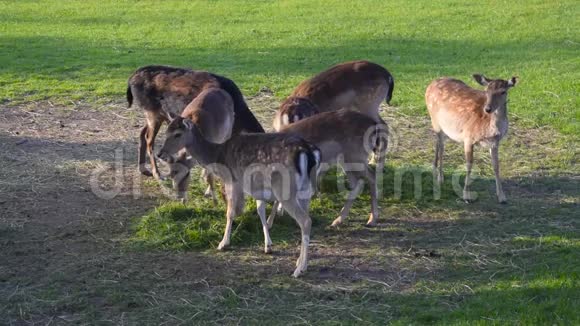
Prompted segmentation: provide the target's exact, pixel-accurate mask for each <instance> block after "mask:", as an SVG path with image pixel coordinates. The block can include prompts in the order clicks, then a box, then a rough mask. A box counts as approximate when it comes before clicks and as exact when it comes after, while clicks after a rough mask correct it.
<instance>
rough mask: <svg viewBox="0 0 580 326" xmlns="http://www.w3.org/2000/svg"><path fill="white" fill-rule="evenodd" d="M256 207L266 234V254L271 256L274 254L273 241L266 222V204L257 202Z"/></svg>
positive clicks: (260, 201)
mask: <svg viewBox="0 0 580 326" xmlns="http://www.w3.org/2000/svg"><path fill="white" fill-rule="evenodd" d="M256 206H257V210H258V215H259V216H260V221H261V222H262V231H263V232H264V252H265V253H267V254H269V253H272V240H271V239H270V233H269V232H268V229H269V226H268V223H267V222H266V202H265V201H263V200H256Z"/></svg>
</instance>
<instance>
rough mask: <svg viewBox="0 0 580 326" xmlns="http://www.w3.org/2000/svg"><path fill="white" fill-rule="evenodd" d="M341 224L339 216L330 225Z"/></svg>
mask: <svg viewBox="0 0 580 326" xmlns="http://www.w3.org/2000/svg"><path fill="white" fill-rule="evenodd" d="M341 224H342V217H340V216H339V217H337V218H336V219H335V220H334V221H332V224H331V225H330V226H334V227H336V226H339V225H341Z"/></svg>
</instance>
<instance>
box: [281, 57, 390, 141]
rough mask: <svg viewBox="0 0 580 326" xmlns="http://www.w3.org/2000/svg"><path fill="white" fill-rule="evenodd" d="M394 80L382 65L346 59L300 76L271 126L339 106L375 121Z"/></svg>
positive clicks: (294, 120) (388, 95) (282, 124)
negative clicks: (314, 73) (311, 74)
mask: <svg viewBox="0 0 580 326" xmlns="http://www.w3.org/2000/svg"><path fill="white" fill-rule="evenodd" d="M394 87H395V80H394V79H393V76H392V75H391V73H389V71H387V69H385V68H384V67H383V66H381V65H378V64H376V63H372V62H369V61H363V60H361V61H350V62H345V63H341V64H338V65H335V66H333V67H330V68H329V69H327V70H325V71H323V72H321V73H319V74H318V75H316V76H314V77H312V78H310V79H307V80H304V81H303V82H301V83H300V84H299V85H298V86H297V87H296V89H294V91H293V92H292V94H290V96H289V97H288V98H287V99H286V100H285V101H284V102H282V104H281V105H280V108H279V109H278V111H277V114H276V117H275V118H274V122H273V125H274V129H276V130H280V129H281V128H282V127H283V126H285V125H288V124H291V123H293V122H296V121H298V120H302V119H304V118H307V117H309V116H311V115H314V114H317V113H319V112H330V111H336V110H340V109H345V108H346V109H351V110H355V111H359V112H361V113H363V114H365V115H367V116H369V117H371V118H372V119H373V120H375V121H376V122H383V120H382V119H381V117H380V116H379V107H380V104H381V102H383V101H385V100H386V102H387V103H390V101H391V98H392V96H393V90H394Z"/></svg>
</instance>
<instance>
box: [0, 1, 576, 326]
mask: <svg viewBox="0 0 580 326" xmlns="http://www.w3.org/2000/svg"><path fill="white" fill-rule="evenodd" d="M0 6H1V8H2V9H3V10H2V11H1V12H0V103H2V104H3V106H6V107H9V106H11V105H19V104H22V103H29V104H30V103H34V102H35V101H40V102H39V103H40V105H43V103H44V102H42V101H50V102H51V103H59V104H64V105H67V103H69V101H70V100H72V101H82V102H83V103H84V104H88V105H90V106H93V105H94V106H102V105H103V104H105V105H104V107H105V108H107V105H106V104H108V103H122V102H124V91H125V87H126V79H127V77H128V76H129V75H130V74H131V73H132V71H133V70H134V69H136V68H137V67H139V66H142V65H147V64H171V65H177V66H190V67H194V68H196V69H206V70H210V71H214V72H217V73H220V74H223V75H226V76H229V77H231V78H232V79H234V80H235V81H236V82H237V83H238V84H239V85H240V87H241V88H242V90H243V91H244V92H245V94H246V95H250V96H251V95H254V94H256V93H257V92H259V90H260V89H262V88H264V87H267V88H269V89H271V90H272V91H273V92H274V94H275V96H276V98H277V99H281V98H282V97H284V96H286V95H287V94H288V93H289V92H290V91H291V90H292V89H293V87H295V85H296V84H297V83H298V82H299V81H301V80H302V79H304V78H307V77H309V76H311V75H313V74H315V73H317V72H318V71H320V70H322V69H325V68H326V67H328V66H330V65H332V64H335V63H337V62H341V61H345V60H351V59H361V58H365V59H370V60H372V61H375V62H378V63H380V64H383V65H384V66H386V67H387V68H388V69H389V70H390V71H391V72H392V73H393V75H394V76H395V78H396V80H397V84H396V90H395V94H394V100H393V104H394V105H395V106H397V108H392V109H391V110H389V112H386V114H387V115H388V119H387V121H389V123H390V125H391V127H392V131H393V133H394V134H395V136H396V138H398V139H397V140H398V145H396V146H395V145H394V146H393V151H392V152H390V153H389V157H388V166H387V168H386V170H385V176H384V184H383V185H384V187H383V190H384V197H383V198H382V199H381V201H380V207H381V223H380V226H379V227H377V228H373V229H367V228H365V227H363V224H364V222H365V221H366V217H367V214H368V211H369V205H368V200H369V195H368V193H366V192H365V193H363V194H362V196H361V198H360V199H359V200H357V201H356V202H355V205H354V207H353V209H352V211H351V214H350V218H349V220H348V222H347V223H346V224H345V225H344V226H341V227H340V228H339V229H333V228H330V227H329V226H328V225H329V224H330V222H331V221H332V220H333V218H335V217H336V215H337V214H338V212H339V210H340V208H341V207H342V204H343V201H344V192H340V191H338V189H337V188H338V187H337V186H336V183H335V178H336V174H335V173H330V174H329V175H328V176H327V178H326V179H325V181H324V182H323V184H322V190H323V194H322V195H321V196H319V197H317V198H316V199H314V200H313V202H312V206H311V215H312V217H313V219H314V225H313V231H312V240H313V242H312V244H311V253H312V256H311V261H310V265H309V269H308V271H307V272H306V273H305V275H304V277H303V278H301V279H299V280H294V279H292V278H291V277H290V276H289V275H290V273H291V271H292V269H293V263H294V261H295V259H296V257H297V255H298V243H299V241H300V237H299V230H298V227H297V226H296V225H295V223H294V221H292V220H291V219H290V218H288V217H282V218H278V219H277V220H276V223H275V225H274V228H273V229H272V233H271V236H272V240H273V242H274V246H273V249H274V254H273V255H265V254H262V252H261V251H262V243H263V238H262V231H261V226H260V222H259V219H258V217H257V215H256V213H255V204H254V203H253V202H252V201H250V200H248V201H247V204H246V208H245V213H244V214H243V215H242V216H240V217H239V218H238V219H237V220H236V221H235V225H234V230H235V231H234V234H233V238H232V250H229V251H225V252H218V251H217V250H215V247H216V245H217V243H218V242H219V241H220V239H221V237H222V235H223V228H224V224H225V218H224V216H225V208H224V206H223V204H221V203H220V204H219V205H218V206H217V207H213V206H212V204H211V201H209V200H207V199H204V198H203V197H202V193H203V189H202V185H200V184H198V183H197V182H193V185H192V188H191V190H190V194H189V195H190V198H192V199H193V200H191V201H190V202H189V203H188V204H187V205H182V204H177V203H174V202H170V201H165V200H164V201H161V202H160V203H159V205H158V206H157V207H156V208H155V209H152V210H151V211H149V212H147V213H146V214H145V215H144V216H138V217H136V218H135V220H134V221H133V222H134V223H133V229H132V232H131V233H130V234H128V235H125V238H122V239H120V240H119V239H117V238H114V239H109V238H107V239H105V241H103V243H104V244H103V245H102V248H101V247H98V249H96V250H97V251H98V252H97V253H95V252H93V251H90V252H91V253H94V257H93V256H90V257H85V253H84V252H83V251H80V252H78V253H77V252H70V253H69V252H68V251H67V255H64V256H63V257H60V256H59V257H55V256H54V255H53V256H48V258H46V259H57V260H58V261H59V264H54V265H59V266H58V268H56V267H54V266H53V267H52V269H51V270H50V271H47V272H46V273H39V274H42V275H40V276H39V277H40V280H36V279H34V280H32V279H30V278H27V276H25V275H18V274H15V275H8V276H6V274H0V292H1V293H2V294H3V296H0V323H2V322H5V323H13V322H36V321H38V322H42V323H44V324H49V323H51V322H53V319H54V322H59V321H60V322H62V321H61V320H64V321H72V322H73V323H79V324H81V323H83V324H99V323H102V324H105V323H114V324H161V323H169V324H179V323H181V324H188V323H197V324H210V323H214V324H279V323H282V322H284V323H297V324H300V323H303V324H326V325H339V324H359V323H366V324H380V325H382V324H387V323H392V324H395V325H409V324H439V325H471V324H482V325H504V324H517V325H521V324H524V325H536V324H550V325H551V324H562V325H566V324H579V323H580V314H579V312H578V306H580V275H579V274H580V232H579V230H580V224H579V223H580V220H579V218H578V211H579V206H578V202H579V200H580V192H579V191H580V190H579V189H580V185H579V182H578V175H580V170H579V165H578V163H577V162H578V149H577V144H578V135H579V134H580V126H579V123H578V119H579V118H580V110H579V109H578V108H579V107H580V103H579V97H578V93H579V92H580V82H579V80H580V56H578V53H580V46H579V44H580V34H578V30H579V29H580V21H579V20H578V18H577V17H578V16H579V15H580V4H579V3H578V2H577V1H559V2H557V3H556V2H548V1H490V2H480V3H468V2H464V1H411V2H409V1H402V0H401V1H388V2H385V1H354V2H348V1H297V0H288V1H276V2H275V1H233V0H231V1H225V0H222V1H203V2H201V1H195V2H183V1H164V2H153V1H98V2H97V1H58V2H57V1H0ZM474 72H483V73H485V74H487V75H489V76H492V77H504V78H506V77H509V76H511V75H518V76H519V77H520V81H521V82H520V84H519V85H518V86H517V87H516V88H515V89H514V90H512V91H511V92H510V117H511V118H512V120H511V121H512V122H513V123H512V125H510V136H509V138H507V139H506V140H505V141H503V142H502V147H501V149H500V162H501V170H502V176H503V177H504V178H505V179H504V187H505V188H506V192H507V195H508V200H509V204H508V205H498V204H496V202H495V194H494V181H493V172H492V170H491V167H490V164H489V163H490V162H489V157H488V155H486V154H485V153H484V150H481V149H479V148H478V149H477V150H476V153H475V155H476V158H475V162H476V167H475V168H476V169H475V171H474V174H475V175H474V177H476V179H475V183H474V185H473V187H474V189H473V190H475V191H477V193H478V195H479V197H478V200H477V201H476V202H475V203H473V204H470V205H466V204H465V203H463V202H461V201H459V200H458V198H457V194H456V192H455V191H454V189H453V187H452V185H451V180H452V175H453V174H455V173H456V172H457V171H459V172H460V173H459V175H460V176H463V174H462V173H461V169H462V166H463V161H462V149H461V146H459V145H453V144H451V143H449V145H447V147H446V168H445V174H446V183H445V184H444V187H443V189H442V193H441V198H440V199H438V200H437V199H434V198H433V193H432V190H431V189H432V176H431V170H430V167H429V162H430V160H431V158H432V155H433V150H432V143H431V142H432V139H428V138H426V137H427V135H428V134H429V133H428V131H427V129H428V125H429V123H428V121H427V120H426V118H425V108H424V102H423V92H424V89H425V87H426V85H427V84H428V83H429V81H430V80H432V79H433V78H436V77H438V76H441V75H451V76H456V77H459V78H461V79H464V80H467V79H469V78H470V77H469V76H470V75H471V74H472V73H474ZM470 83H471V84H472V85H473V84H474V83H473V82H470ZM260 103H261V102H260V101H257V102H256V103H253V102H250V104H254V105H253V107H252V108H253V109H254V111H255V112H257V113H258V114H259V115H260V114H261V115H260V117H261V118H263V119H264V120H269V119H271V111H269V109H273V108H275V107H276V103H275V102H274V101H272V102H271V103H270V102H268V103H266V104H265V105H264V104H263V103H262V104H261V105H262V106H259V104H260ZM113 109H114V108H113ZM542 126H543V127H542ZM403 167H407V168H408V172H407V173H405V174H402V183H401V187H400V189H401V192H400V195H399V192H398V191H396V189H395V179H396V175H399V174H401V171H403V170H402V168H403ZM71 173H72V172H71ZM415 177H416V178H417V183H418V184H420V185H421V190H420V191H419V192H418V193H419V194H420V196H416V194H415V193H414V192H415V190H416V189H417V188H416V187H415V181H416V180H415V179H414V178H415ZM145 186H146V187H147V190H148V191H151V192H154V190H153V189H154V188H156V187H157V185H156V183H155V182H151V181H150V182H146V183H145ZM154 194H156V195H159V193H154ZM123 209H125V207H123ZM103 223H106V222H103ZM97 226H99V224H97ZM110 227H116V226H109V228H110ZM2 236H4V237H6V238H7V239H8V240H10V238H9V236H12V235H11V234H9V232H8V231H6V232H2ZM8 240H7V241H8ZM18 240H20V239H18ZM83 241H84V240H83ZM94 241H98V243H99V245H101V239H100V238H98V237H96V238H95V239H94ZM58 245H59V246H60V245H61V243H60V242H59V243H58ZM62 245H66V239H63V240H62ZM88 245H91V246H92V245H93V243H89V244H88ZM109 246H110V247H109ZM103 248H104V249H103ZM46 249H47V250H48V249H50V247H48V248H46ZM38 250H44V247H43V248H42V249H38ZM24 253H26V251H24ZM18 255H22V254H18ZM39 255H40V254H39ZM47 255H50V254H49V252H48V251H47ZM75 255H76V256H75ZM80 257H82V258H83V259H80ZM12 258H14V259H15V261H20V260H16V259H17V257H16V256H14V257H12ZM39 264H42V263H39ZM0 265H1V264H0ZM0 272H3V270H2V266H0ZM35 276H36V275H35ZM4 294H6V295H4ZM4 318H5V319H4Z"/></svg>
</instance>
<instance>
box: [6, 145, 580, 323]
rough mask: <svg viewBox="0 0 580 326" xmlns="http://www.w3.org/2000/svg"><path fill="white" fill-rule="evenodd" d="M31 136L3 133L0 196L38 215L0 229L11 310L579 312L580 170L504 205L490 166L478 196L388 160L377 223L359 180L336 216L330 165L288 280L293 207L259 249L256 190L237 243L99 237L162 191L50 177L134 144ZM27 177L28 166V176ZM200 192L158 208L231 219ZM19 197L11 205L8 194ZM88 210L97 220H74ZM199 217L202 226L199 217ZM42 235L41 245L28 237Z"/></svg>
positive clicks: (416, 314)
mask: <svg viewBox="0 0 580 326" xmlns="http://www.w3.org/2000/svg"><path fill="white" fill-rule="evenodd" d="M23 141H26V142H23ZM35 141H39V140H38V139H34V138H27V137H13V136H8V135H2V136H1V139H0V149H1V150H2V151H1V152H2V153H3V154H2V156H1V159H2V162H3V170H2V176H3V177H4V176H6V178H4V180H14V182H13V183H14V184H13V185H11V186H10V192H4V191H3V192H2V198H1V200H2V206H3V207H2V208H3V209H5V211H7V212H9V213H10V212H17V214H20V215H18V216H24V215H25V214H27V213H26V212H27V210H30V209H35V210H32V212H34V213H36V215H34V216H33V217H34V218H41V219H39V220H37V221H35V222H34V223H37V224H39V225H40V226H41V227H42V228H41V229H42V231H39V227H38V226H37V227H35V228H32V226H30V225H29V226H26V227H23V228H20V229H14V228H9V229H5V230H0V234H1V235H2V243H0V244H1V245H2V250H1V251H0V252H1V256H2V261H3V265H2V268H1V269H0V293H1V295H0V297H1V298H2V299H0V304H1V306H2V307H3V308H1V310H2V313H1V314H0V315H2V316H3V318H10V319H9V320H11V321H13V320H15V319H18V320H27V321H34V320H46V319H47V318H49V317H47V316H60V317H59V318H65V319H71V320H74V321H76V322H79V323H81V322H91V321H94V320H102V319H107V320H115V321H119V322H120V321H121V320H123V321H125V322H126V321H129V322H134V323H138V322H142V321H145V320H146V321H149V322H151V321H157V322H159V323H160V322H164V321H166V320H165V318H166V317H167V314H170V315H172V316H175V317H177V318H179V319H182V320H187V319H188V318H191V317H192V316H194V317H193V318H194V319H193V320H195V321H196V322H197V321H199V322H200V323H201V322H203V321H215V320H219V319H223V318H226V319H227V318H231V317H243V318H244V320H246V321H248V323H252V322H260V323H265V322H280V321H281V320H284V321H294V320H301V319H303V320H306V321H308V322H310V323H325V322H326V323H332V322H333V321H336V322H337V323H338V322H352V323H356V322H360V320H361V319H362V320H365V321H369V322H373V323H380V324H382V323H385V322H388V321H397V322H399V323H401V324H408V323H414V322H419V323H443V324H449V323H470V322H486V321H487V322H489V323H519V322H521V323H526V322H528V323H535V324H538V323H548V322H550V323H566V322H570V323H574V321H577V320H578V319H579V316H578V313H577V311H576V307H577V302H578V293H579V292H578V291H579V286H578V271H579V270H580V266H578V264H579V262H580V257H578V255H579V253H580V251H579V250H578V229H579V227H578V222H579V221H578V218H577V217H576V216H577V212H578V204H577V199H578V196H579V189H580V187H579V180H577V179H575V178H563V177H540V178H529V179H523V178H522V179H507V180H506V181H505V182H506V190H507V192H508V195H509V199H510V203H509V204H508V205H499V204H497V203H496V201H495V199H494V193H493V191H494V186H493V183H494V181H493V179H488V178H480V179H478V180H476V181H475V184H474V190H477V191H478V192H479V193H480V194H481V197H480V199H479V200H478V201H477V202H475V203H473V204H469V205H467V204H464V203H463V202H461V201H458V200H457V199H456V197H455V194H454V193H453V190H452V187H451V185H450V184H449V183H446V184H445V186H444V188H443V193H442V198H441V199H440V200H434V199H433V197H432V192H431V191H430V189H431V188H430V186H431V182H432V181H431V171H430V170H429V169H423V168H421V167H418V169H419V170H420V171H421V179H420V180H421V184H422V189H423V190H422V192H421V194H422V196H421V198H420V199H416V198H415V195H414V188H413V187H414V184H415V183H414V179H413V178H414V176H413V174H412V173H408V174H403V178H402V191H401V198H400V199H394V198H393V195H394V193H395V192H394V187H393V186H392V185H393V183H394V175H395V170H394V169H393V167H388V169H387V171H386V180H385V182H384V189H385V197H384V198H383V199H382V200H381V207H382V212H383V217H382V218H381V223H380V225H379V226H378V227H377V228H373V229H367V228H364V227H362V224H363V223H364V220H365V218H364V216H366V214H367V213H368V210H369V204H368V202H369V198H368V193H366V192H365V193H363V195H362V196H361V198H360V199H358V200H357V201H356V205H355V207H354V208H353V211H352V213H351V219H350V220H349V221H348V222H347V223H346V224H345V225H344V226H343V227H341V228H340V229H338V230H335V229H331V228H329V227H328V225H329V224H330V222H331V221H332V218H333V217H334V215H335V214H337V213H338V211H339V209H340V208H341V206H342V204H343V200H344V193H339V192H338V191H337V188H333V187H335V185H336V181H335V180H334V179H333V178H335V177H336V174H335V173H334V174H333V173H330V174H329V175H328V176H327V177H328V179H326V180H325V181H324V182H323V184H322V186H323V189H324V190H325V191H326V192H325V193H322V194H321V195H320V198H317V199H316V200H314V202H313V205H312V215H313V218H314V221H315V224H314V230H313V233H312V239H313V243H312V247H311V250H312V260H311V265H310V267H309V270H308V271H307V272H306V274H305V275H304V277H303V278H302V279H300V280H297V281H293V280H292V279H291V278H290V277H289V274H290V272H291V270H292V263H293V261H294V259H295V258H296V256H297V253H298V251H297V243H298V241H299V237H298V227H297V226H296V225H295V222H294V221H293V220H292V219H290V218H288V217H285V218H279V219H277V220H276V223H275V225H274V229H273V230H272V236H273V240H274V250H276V251H281V252H282V253H277V254H274V255H263V254H261V253H259V251H260V250H258V249H256V248H255V246H256V245H258V244H260V245H261V243H262V235H261V228H260V222H259V219H258V217H257V215H256V213H255V206H254V204H253V203H252V202H251V201H248V205H247V207H246V212H245V214H244V216H242V218H241V219H240V221H238V222H237V224H236V228H238V229H237V230H238V235H239V236H238V237H237V238H236V239H237V240H235V241H236V242H235V243H234V248H233V249H234V250H232V251H231V252H225V253H219V254H217V253H216V252H215V251H213V250H209V251H207V250H205V251H202V252H200V251H199V248H203V249H207V248H211V244H212V242H211V241H213V240H211V241H208V243H209V244H210V245H206V246H205V247H197V249H195V250H191V251H175V250H160V249H159V248H163V247H162V246H159V245H158V244H157V245H156V244H152V245H151V246H150V247H149V248H148V250H131V248H130V247H129V248H128V247H127V246H126V245H121V246H120V247H121V248H119V247H116V246H114V245H111V244H110V242H109V241H105V242H104V243H102V242H100V241H102V240H99V239H102V238H103V237H105V238H107V239H109V238H111V237H122V235H123V232H125V231H123V228H120V227H118V225H119V224H120V223H125V222H127V220H128V216H136V215H140V214H143V211H144V210H145V208H144V207H145V206H148V207H151V206H152V205H153V203H152V202H151V200H148V201H146V203H143V199H135V198H133V197H132V196H131V195H130V194H128V193H124V194H121V195H119V196H118V197H116V198H114V199H113V200H112V201H107V200H101V199H98V198H97V197H95V196H94V195H92V194H90V193H88V194H87V192H86V191H85V190H83V189H82V188H80V187H79V188H77V187H76V186H78V185H86V175H77V174H72V175H71V176H70V179H67V178H66V177H64V176H62V177H59V178H58V179H55V180H59V181H63V183H62V184H59V183H55V184H53V187H52V188H51V187H48V186H46V185H47V184H48V182H47V180H53V179H46V178H48V177H50V176H54V175H60V174H61V173H63V172H67V173H68V172H71V171H72V170H71V169H68V170H67V169H64V170H63V169H61V168H59V166H62V165H63V164H64V165H65V166H66V164H65V163H66V162H67V161H70V162H75V161H76V160H78V159H80V158H83V157H84V158H90V159H97V158H98V157H99V156H100V155H102V153H105V152H107V153H111V151H112V150H114V149H115V148H117V147H119V146H121V147H123V146H127V144H128V143H126V142H123V141H112V142H107V141H93V142H87V143H86V144H85V145H82V144H81V143H80V142H74V141H72V142H69V141H58V140H50V139H46V140H42V141H40V143H35ZM28 142H29V143H28ZM132 150H133V149H127V151H128V152H129V151H132ZM111 157H112V156H111ZM103 160H104V161H109V162H112V158H107V157H104V158H103ZM125 160H127V161H124V163H123V164H124V165H126V166H129V167H132V166H133V160H134V156H127V157H126V158H125ZM47 162H51V163H54V164H47ZM23 173H24V174H23ZM27 173H29V174H27ZM27 175H30V176H33V178H32V179H30V178H29V179H26V178H27V177H26V176H27ZM446 177H447V178H446V179H447V180H451V176H450V175H446ZM61 178H62V179H61ZM26 181H34V183H33V185H34V187H30V186H29V185H30V184H29V183H28V184H27V183H26ZM3 185H4V186H5V185H6V184H3ZM42 185H45V187H41V186H42ZM71 185H72V186H75V187H71ZM31 190H34V192H31ZM201 192H202V189H201V186H199V185H196V186H195V187H194V188H193V189H192V195H195V197H193V198H194V199H195V201H194V203H193V204H192V205H191V206H187V207H184V206H175V204H174V203H169V204H165V205H162V206H161V207H159V208H157V210H165V212H162V214H169V216H167V218H168V220H171V221H172V222H173V223H176V224H174V225H173V226H172V225H169V227H168V225H165V227H166V228H167V230H168V232H169V234H171V235H174V233H173V231H175V230H177V228H175V227H176V226H179V224H177V223H188V222H189V221H191V220H193V219H192V218H191V216H195V218H200V217H201V218H200V220H204V219H205V220H206V221H210V222H211V223H214V222H216V223H223V222H224V216H225V210H224V209H223V205H222V206H219V207H218V208H216V209H207V208H205V207H209V206H208V203H207V202H203V200H198V198H200V197H199V196H201ZM55 196H56V197H55ZM15 198H16V199H17V200H15ZM575 200H576V201H575ZM11 201H13V202H14V203H15V205H12V204H10V205H11V206H9V205H8V204H7V203H9V202H11ZM55 203H60V204H58V205H55ZM172 205H173V206H172ZM23 207H26V208H25V209H23ZM13 208H14V209H13ZM170 208H171V209H170ZM87 210H90V212H91V213H92V215H90V217H91V218H93V219H94V220H92V221H86V220H84V221H83V223H87V225H84V224H83V223H80V226H79V220H82V219H83V216H87V217H88V215H83V214H86V212H87ZM123 212H125V213H123ZM10 214H11V215H10V218H14V219H15V220H16V218H17V216H16V215H12V213H10ZM42 218H44V219H46V220H42ZM155 218H156V217H155ZM75 221H76V224H75ZM29 223H30V224H32V222H29ZM89 223H93V224H90V225H89ZM49 224H50V225H49ZM216 225H218V226H219V227H216V228H214V229H211V227H210V229H211V230H210V231H211V232H213V234H214V235H212V237H217V238H218V239H219V238H221V235H222V232H223V227H222V226H221V224H216ZM240 225H241V226H240ZM162 226H163V225H161V226H159V227H162ZM29 228H32V229H31V230H33V231H34V232H36V233H32V232H31V231H30V230H28V229H29ZM157 228H158V226H156V227H155V230H157ZM195 228H197V229H200V228H201V229H204V230H208V228H207V225H204V224H203V223H201V224H198V225H197V226H196V227H195ZM195 228H193V229H195ZM27 230H28V231H27ZM48 232H52V233H48ZM83 232H86V233H83ZM46 234H49V235H50V239H49V240H47V238H46V236H45V235H46ZM83 234H84V235H83ZM87 234H88V235H87ZM31 235H32V237H31V238H28V237H29V236H31ZM175 238H176V239H179V237H175ZM23 239H24V240H23ZM31 240H32V241H31ZM38 240H40V241H41V242H40V243H41V244H42V246H41V248H40V249H39V248H38V247H37V245H35V242H33V241H38ZM179 240H181V239H179ZM185 241H187V239H185ZM95 247H97V249H95ZM46 248H48V249H50V250H53V251H54V252H53V253H51V252H50V251H46ZM59 248H60V249H59ZM63 248H64V249H63ZM169 248H171V247H169ZM185 248H187V247H185ZM281 248H282V249H281ZM95 250H98V252H97V253H95ZM5 262H6V263H5ZM121 315H123V316H124V317H119V316H121ZM296 316H298V317H299V318H298V317H296ZM119 318H121V319H119ZM123 318H124V319H123Z"/></svg>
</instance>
